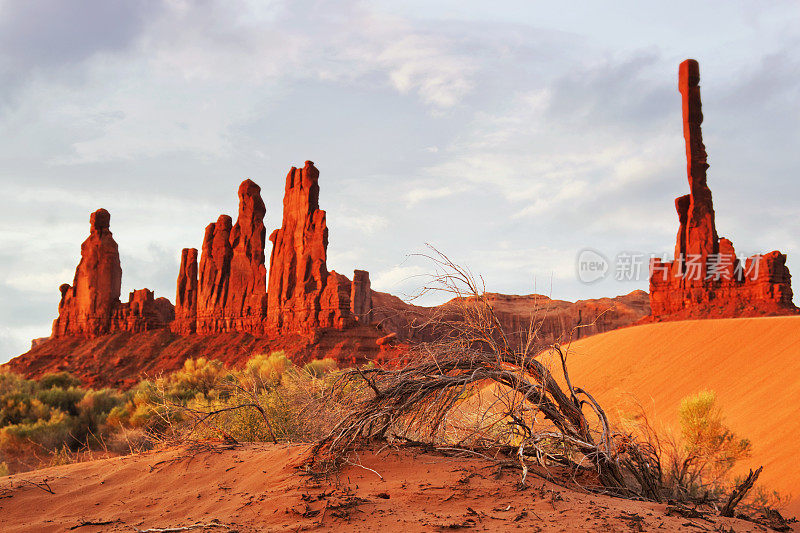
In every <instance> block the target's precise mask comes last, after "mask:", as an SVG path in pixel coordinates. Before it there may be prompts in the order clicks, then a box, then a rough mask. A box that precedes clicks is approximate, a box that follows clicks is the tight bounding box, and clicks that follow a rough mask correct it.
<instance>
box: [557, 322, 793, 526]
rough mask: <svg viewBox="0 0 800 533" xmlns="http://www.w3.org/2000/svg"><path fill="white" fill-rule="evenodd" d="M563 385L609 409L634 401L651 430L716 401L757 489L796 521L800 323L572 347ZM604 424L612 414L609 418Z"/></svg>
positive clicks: (635, 331) (669, 330) (677, 326)
mask: <svg viewBox="0 0 800 533" xmlns="http://www.w3.org/2000/svg"><path fill="white" fill-rule="evenodd" d="M568 362H569V368H570V377H571V378H572V382H573V383H574V384H576V386H581V387H584V388H585V389H586V390H588V391H589V392H590V393H592V394H593V395H594V396H595V397H597V398H598V399H599V400H600V401H601V402H604V403H605V405H606V407H607V408H608V406H613V407H614V408H616V409H619V410H622V411H625V410H627V409H630V407H631V406H632V405H633V402H632V398H631V395H633V396H635V397H636V398H637V399H638V400H639V401H640V402H641V403H642V405H643V406H644V407H645V408H646V409H647V411H648V414H649V415H652V414H655V420H657V421H660V422H663V423H664V424H667V425H669V426H672V427H673V428H674V427H676V421H677V411H678V405H679V403H680V400H681V398H683V397H685V396H687V395H690V394H695V393H697V392H698V391H700V390H703V389H710V390H713V391H715V392H716V393H717V401H718V404H719V405H720V406H721V407H722V410H723V414H724V416H725V418H726V420H727V422H728V425H729V426H730V427H731V428H732V429H733V430H734V431H736V432H737V433H739V434H740V435H741V436H743V437H747V438H749V439H750V440H751V441H752V443H753V457H752V458H750V459H748V460H746V462H748V463H751V465H754V466H758V465H764V472H763V473H762V475H761V481H762V483H763V484H764V485H765V486H767V487H769V488H772V489H776V490H779V491H780V492H781V493H783V494H791V495H793V496H794V500H793V501H792V503H791V504H790V507H789V510H790V511H792V512H793V513H794V514H800V317H797V316H792V317H770V318H734V319H719V320H687V321H683V322H666V323H659V324H647V325H641V326H635V327H630V328H626V329H620V330H616V331H611V332H608V333H603V334H601V335H596V336H593V337H587V338H585V339H581V340H580V341H578V342H575V343H573V344H572V346H571V347H570V349H569V355H568ZM609 414H611V413H609Z"/></svg>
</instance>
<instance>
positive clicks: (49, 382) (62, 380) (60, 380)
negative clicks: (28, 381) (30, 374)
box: [39, 372, 81, 389]
mask: <svg viewBox="0 0 800 533" xmlns="http://www.w3.org/2000/svg"><path fill="white" fill-rule="evenodd" d="M80 386H81V380H79V379H78V378H76V377H75V376H73V375H72V374H70V373H69V372H56V373H53V374H45V375H44V376H42V377H41V378H40V379H39V388H40V389H52V388H53V387H59V388H61V389H69V388H71V387H80Z"/></svg>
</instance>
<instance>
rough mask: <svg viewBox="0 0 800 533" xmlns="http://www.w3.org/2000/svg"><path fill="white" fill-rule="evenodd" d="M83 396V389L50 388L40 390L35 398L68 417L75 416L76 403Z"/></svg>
mask: <svg viewBox="0 0 800 533" xmlns="http://www.w3.org/2000/svg"><path fill="white" fill-rule="evenodd" d="M85 395H86V390H85V389H76V388H75V387H70V388H68V389H62V388H61V387H52V388H47V389H44V390H40V391H39V392H38V393H37V394H36V398H37V399H38V400H39V401H40V402H42V403H43V404H45V405H49V406H50V407H52V408H54V409H58V410H59V411H63V412H65V413H67V414H69V415H70V416H77V415H78V403H79V402H80V401H81V400H82V399H83V397H84V396H85Z"/></svg>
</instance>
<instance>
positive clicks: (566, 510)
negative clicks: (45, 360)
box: [0, 444, 764, 533]
mask: <svg viewBox="0 0 800 533" xmlns="http://www.w3.org/2000/svg"><path fill="white" fill-rule="evenodd" d="M307 454H308V447H307V446H290V445H269V444H257V445H256V444H248V445H242V446H237V447H225V446H220V445H217V446H216V447H214V448H211V447H209V446H207V445H206V446H203V447H202V448H199V449H196V448H195V449H193V448H187V447H181V448H170V449H167V450H162V451H158V452H149V453H144V454H140V455H131V456H126V457H118V458H113V459H103V460H97V461H92V462H88V463H82V464H72V465H65V466H59V467H53V468H48V469H44V470H39V471H34V472H28V473H25V474H18V475H13V476H9V477H7V478H4V479H3V480H2V481H0V530H2V531H4V532H12V531H31V532H33V531H36V532H48V531H67V530H72V531H79V532H81V533H91V532H100V531H136V530H147V529H151V528H176V527H186V526H191V525H194V524H206V525H209V527H207V528H205V529H200V528H198V529H195V530H194V531H201V530H202V531H215V532H216V531H219V532H226V531H233V530H236V531H239V532H242V533H244V532H254V531H310V530H314V531H404V532H412V531H442V530H453V529H462V528H468V529H471V530H481V531H508V530H521V531H650V530H658V531H686V530H692V531H695V530H696V531H703V530H705V531H712V530H717V531H721V530H723V529H715V528H725V529H724V531H731V529H730V528H731V527H732V528H733V529H732V530H733V531H737V532H745V531H764V528H762V527H760V526H757V525H755V524H751V523H749V522H744V521H741V520H736V519H725V518H721V517H713V518H712V519H710V520H713V522H711V521H708V520H703V519H699V518H693V519H688V518H684V517H682V516H673V515H667V512H666V505H663V504H654V503H643V502H635V501H630V500H622V499H617V498H611V497H608V496H601V495H596V494H587V493H580V492H575V491H571V490H567V489H564V488H563V487H559V486H556V485H553V484H551V483H549V482H547V481H544V480H543V479H541V478H539V477H536V476H534V475H529V478H528V483H527V485H526V487H525V488H524V489H523V490H521V489H520V487H519V481H520V477H519V471H517V470H505V471H498V468H497V465H496V464H494V463H491V462H489V461H485V460H483V459H480V458H478V459H471V458H469V459H467V458H453V457H445V456H442V455H438V454H435V453H430V452H421V451H420V450H418V449H404V450H397V449H394V448H391V447H383V448H376V449H373V450H371V451H366V452H363V453H361V454H359V456H358V457H357V458H356V457H354V458H353V461H354V462H358V463H359V464H360V466H348V467H346V468H345V469H343V470H341V471H340V472H339V474H338V475H337V476H330V477H328V478H327V479H325V478H312V477H309V476H307V475H301V472H302V469H300V468H298V466H299V465H301V463H302V462H303V459H304V458H305V457H306V456H307ZM370 469H371V470H370ZM51 492H52V493H51Z"/></svg>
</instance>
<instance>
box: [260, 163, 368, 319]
mask: <svg viewBox="0 0 800 533" xmlns="http://www.w3.org/2000/svg"><path fill="white" fill-rule="evenodd" d="M318 180H319V171H318V170H317V169H316V167H314V163H312V162H311V161H306V164H305V166H304V167H303V168H302V169H298V168H294V167H292V169H291V170H289V174H288V175H287V176H286V189H285V195H284V197H283V223H282V224H281V227H280V229H277V230H275V231H274V232H272V235H270V237H269V240H270V241H272V254H271V256H270V263H269V264H270V270H269V286H268V288H267V328H268V330H269V331H272V332H275V333H281V332H286V331H303V332H308V331H310V330H313V329H315V328H320V327H322V328H325V327H333V328H339V329H341V328H344V327H346V326H347V325H349V324H351V323H352V321H353V319H352V316H351V314H350V294H351V292H352V285H351V282H350V281H349V280H348V279H347V278H346V277H344V276H342V275H339V274H336V273H335V272H328V268H327V265H326V258H327V250H328V226H327V224H326V222H325V211H322V210H320V208H319V184H318Z"/></svg>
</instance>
